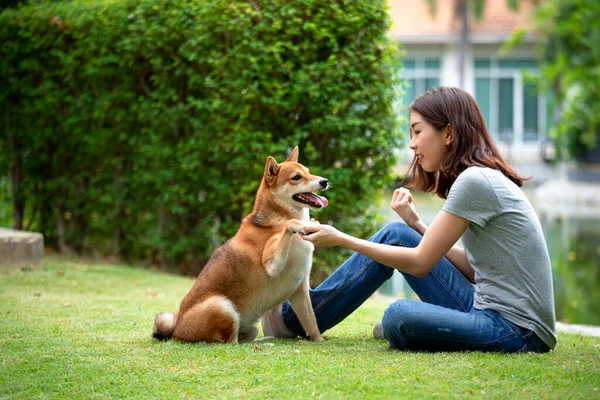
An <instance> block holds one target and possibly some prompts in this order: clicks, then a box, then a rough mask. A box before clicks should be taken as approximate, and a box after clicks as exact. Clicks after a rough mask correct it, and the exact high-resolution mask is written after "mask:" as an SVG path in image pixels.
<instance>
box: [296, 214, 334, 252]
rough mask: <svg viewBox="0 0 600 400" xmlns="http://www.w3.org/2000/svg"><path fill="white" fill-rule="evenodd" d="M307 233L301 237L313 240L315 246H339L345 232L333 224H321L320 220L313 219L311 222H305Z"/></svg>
mask: <svg viewBox="0 0 600 400" xmlns="http://www.w3.org/2000/svg"><path fill="white" fill-rule="evenodd" d="M304 232H306V233H305V234H302V235H300V237H301V238H302V239H304V240H306V241H308V242H312V244H314V245H315V246H338V245H339V244H340V241H341V238H342V235H343V233H342V232H340V231H338V230H337V229H335V228H334V227H333V226H331V225H325V224H324V225H321V224H320V223H319V221H315V220H314V219H311V220H310V222H307V223H306V224H304Z"/></svg>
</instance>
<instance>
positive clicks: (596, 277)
mask: <svg viewBox="0 0 600 400" xmlns="http://www.w3.org/2000/svg"><path fill="white" fill-rule="evenodd" d="M526 194H527V196H528V198H529V199H530V200H535V199H534V196H533V192H526ZM413 195H414V197H415V203H416V206H417V210H418V212H419V215H420V216H421V219H422V220H423V221H424V222H425V223H427V224H430V223H431V221H432V220H433V218H434V217H435V215H437V213H438V211H439V210H440V208H441V206H442V204H443V200H441V199H438V198H435V197H432V196H429V195H422V194H413ZM387 199H391V194H390V195H389V196H388V197H387ZM532 204H533V206H534V208H536V211H537V212H538V215H539V216H540V222H541V224H542V229H543V231H544V236H545V238H546V243H547V245H548V252H549V253H550V259H551V263H552V273H553V280H554V302H555V309H556V319H557V320H558V321H562V322H568V323H572V324H586V325H600V211H599V212H598V213H594V214H592V215H589V214H587V215H586V216H585V218H583V217H577V216H576V214H577V213H576V212H575V211H573V212H566V213H562V214H561V215H548V214H546V213H544V212H540V210H539V208H538V207H536V204H535V201H532ZM555 207H559V206H558V205H556V206H555ZM382 214H383V215H384V216H385V217H386V220H387V221H388V222H392V221H401V219H400V218H399V217H398V216H397V215H396V214H395V213H394V212H393V211H392V210H390V209H389V206H387V204H385V205H383V206H382ZM380 292H381V293H382V294H385V295H388V296H393V297H399V298H417V296H416V295H415V293H414V292H413V291H412V289H411V288H410V287H409V286H408V284H407V283H406V282H405V281H404V278H403V277H402V275H401V274H399V273H396V274H394V277H393V278H392V279H390V280H389V281H387V282H386V283H385V284H384V285H383V286H382V287H381V289H380Z"/></svg>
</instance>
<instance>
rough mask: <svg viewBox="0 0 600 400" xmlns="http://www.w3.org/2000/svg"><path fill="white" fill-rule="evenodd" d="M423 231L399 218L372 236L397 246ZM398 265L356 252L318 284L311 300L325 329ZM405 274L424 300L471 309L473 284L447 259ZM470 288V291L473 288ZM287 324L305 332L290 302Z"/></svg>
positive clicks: (285, 317)
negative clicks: (423, 274)
mask: <svg viewBox="0 0 600 400" xmlns="http://www.w3.org/2000/svg"><path fill="white" fill-rule="evenodd" d="M421 238H422V237H421V235H420V234H419V233H418V232H416V231H415V230H414V229H412V228H410V227H408V226H407V225H405V224H402V223H399V222H396V223H392V224H389V225H387V226H385V227H384V228H383V229H381V230H380V231H379V232H377V233H376V234H375V235H374V236H373V237H371V238H370V239H369V240H370V241H373V242H377V243H385V244H389V245H393V246H402V247H416V246H417V245H418V244H419V242H420V241H421ZM394 271H395V270H394V269H392V268H389V267H387V266H385V265H383V264H380V263H377V262H375V261H373V260H372V259H370V258H368V257H366V256H363V255H362V254H359V253H354V254H353V255H352V256H351V257H350V258H349V259H348V260H346V262H344V263H343V264H342V265H341V266H340V267H339V268H338V269H337V270H336V271H335V272H334V273H333V274H331V275H330V276H329V277H328V278H327V279H326V280H325V281H323V282H322V283H321V284H320V285H319V286H318V287H316V288H315V289H313V290H311V292H310V296H311V302H312V305H313V309H314V311H315V316H316V318H317V324H318V325H319V330H320V331H321V333H323V332H324V331H326V330H327V329H330V328H332V327H334V326H335V325H337V324H338V323H340V322H341V321H342V320H344V318H346V317H347V316H348V315H350V314H351V313H352V312H353V311H354V310H356V309H357V308H358V307H359V306H360V305H361V304H363V303H364V302H365V300H367V299H368V298H369V296H371V295H372V294H373V293H374V292H375V291H376V290H377V289H378V288H379V287H380V286H381V285H382V284H383V283H384V282H385V281H386V280H387V279H389V278H390V277H391V276H392V275H393V273H394ZM405 277H406V279H407V281H408V283H409V284H410V285H411V287H412V288H413V290H415V292H416V293H417V295H418V296H419V297H420V298H421V299H422V300H423V301H431V302H433V303H434V304H438V305H443V306H445V307H448V308H454V309H465V308H467V309H470V307H471V304H472V301H473V286H472V285H471V284H470V283H469V282H468V281H467V280H466V278H464V276H463V275H462V274H461V273H460V272H459V271H458V270H457V269H456V268H455V267H454V266H453V265H452V264H451V263H450V262H449V261H448V260H446V259H442V260H441V261H440V263H438V265H437V266H436V267H435V268H434V269H433V270H432V272H430V273H429V274H428V275H427V276H426V277H424V278H415V277H412V276H410V275H406V274H405ZM469 290H470V292H469ZM281 313H282V316H283V321H284V323H285V326H286V327H287V328H289V329H290V330H291V331H293V332H294V333H296V334H298V335H300V336H305V333H304V330H303V329H302V326H301V325H300V323H299V322H298V319H297V318H296V315H295V314H294V311H293V310H292V308H291V306H290V304H289V303H284V304H283V306H282V310H281Z"/></svg>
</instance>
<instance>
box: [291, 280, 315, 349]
mask: <svg viewBox="0 0 600 400" xmlns="http://www.w3.org/2000/svg"><path fill="white" fill-rule="evenodd" d="M308 289H309V288H308V278H307V279H306V280H305V281H304V282H302V284H301V285H300V287H298V289H297V290H296V292H295V293H294V294H293V295H292V297H290V304H291V305H292V308H293V309H294V312H295V313H296V316H297V317H298V321H300V325H302V328H304V332H306V336H307V337H308V338H309V339H310V340H313V341H315V342H322V341H323V336H321V332H320V331H319V326H318V325H317V318H316V317H315V312H314V310H313V308H312V303H311V302H310V294H309V292H308Z"/></svg>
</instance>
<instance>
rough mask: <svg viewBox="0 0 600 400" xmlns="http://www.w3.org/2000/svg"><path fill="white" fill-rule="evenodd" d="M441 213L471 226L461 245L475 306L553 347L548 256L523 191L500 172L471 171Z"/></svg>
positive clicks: (460, 178) (457, 184) (462, 177)
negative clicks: (470, 270)
mask: <svg viewBox="0 0 600 400" xmlns="http://www.w3.org/2000/svg"><path fill="white" fill-rule="evenodd" d="M442 209H443V210H444V211H447V212H449V213H451V214H454V215H457V216H459V217H462V218H465V219H467V220H469V221H470V222H471V223H470V224H469V227H468V228H467V230H466V231H465V233H464V234H463V235H462V244H463V246H464V249H465V252H466V254H467V258H468V260H469V263H470V264H471V267H473V270H474V271H475V297H474V299H473V306H474V307H475V308H477V309H479V310H484V309H490V310H494V311H496V312H498V313H499V314H500V315H501V316H502V317H504V318H506V319H507V320H509V321H511V322H512V323H514V324H516V325H518V326H521V327H523V328H527V329H530V330H532V331H534V332H535V334H536V335H538V337H539V338H540V339H542V340H543V341H544V342H545V343H546V344H547V345H548V346H550V348H554V347H555V346H556V327H555V315H554V292H553V288H552V269H551V266H550V257H549V255H548V248H547V247H546V242H545V240H544V234H543V232H542V228H541V225H540V221H539V219H538V217H537V215H536V213H535V211H534V210H533V207H532V206H531V203H530V202H529V200H527V197H525V194H524V193H523V191H522V190H521V189H520V188H519V187H518V186H517V185H515V184H514V183H513V182H512V181H511V180H510V179H508V178H507V177H506V176H505V175H504V174H503V173H502V172H501V171H498V170H495V169H491V168H481V167H469V168H467V169H466V170H465V171H463V172H462V173H461V174H460V175H459V176H458V178H457V179H456V181H455V182H454V184H453V185H452V187H451V188H450V192H449V194H448V199H447V200H446V203H445V204H444V206H443V207H442Z"/></svg>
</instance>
